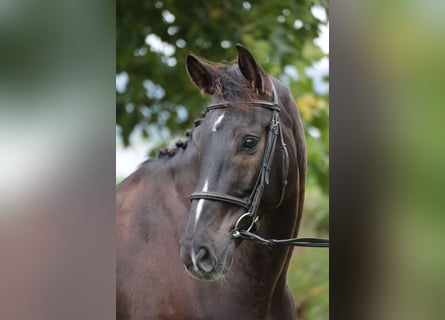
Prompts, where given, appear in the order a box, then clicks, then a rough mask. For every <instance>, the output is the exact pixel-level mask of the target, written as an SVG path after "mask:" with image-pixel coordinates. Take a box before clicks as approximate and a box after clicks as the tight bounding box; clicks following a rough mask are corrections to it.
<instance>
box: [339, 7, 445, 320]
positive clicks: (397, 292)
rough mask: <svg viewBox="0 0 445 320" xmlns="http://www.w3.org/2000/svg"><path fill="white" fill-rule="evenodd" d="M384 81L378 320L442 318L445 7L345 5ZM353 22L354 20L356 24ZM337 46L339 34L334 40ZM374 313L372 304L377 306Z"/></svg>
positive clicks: (374, 73)
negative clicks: (383, 166) (383, 173)
mask: <svg viewBox="0 0 445 320" xmlns="http://www.w3.org/2000/svg"><path fill="white" fill-rule="evenodd" d="M343 5H344V9H346V8H348V9H349V14H348V15H347V17H348V20H349V21H348V22H349V23H353V25H354V26H355V29H356V30H358V31H359V32H360V33H359V37H358V38H359V40H358V43H357V45H358V46H359V47H360V49H361V51H362V52H363V61H362V62H363V64H364V65H367V66H369V77H370V78H371V79H372V80H373V82H374V83H377V84H378V88H377V89H378V91H379V93H380V96H379V100H381V102H382V103H381V104H380V105H378V106H376V108H378V112H379V114H380V117H381V121H382V122H381V123H380V124H376V125H378V126H379V127H380V126H381V130H382V135H381V137H383V138H384V139H382V140H381V141H380V140H379V141H377V142H378V143H379V145H380V146H382V150H384V152H383V153H382V154H379V155H376V157H378V158H379V159H384V162H385V165H386V168H385V169H386V178H385V179H384V180H383V181H382V182H381V187H382V191H383V193H384V194H385V200H384V202H383V203H381V204H380V208H379V210H378V211H377V212H376V218H377V217H378V216H379V217H380V220H381V225H382V228H381V230H380V232H381V234H376V235H375V236H376V237H381V238H382V239H385V240H384V242H383V243H381V244H380V245H381V247H380V248H379V249H380V252H381V255H382V259H384V262H382V263H381V265H382V268H381V270H379V277H380V281H379V282H378V283H376V285H375V288H369V289H371V290H372V296H373V301H367V305H368V306H372V310H367V311H364V313H365V314H368V315H369V314H374V315H375V317H374V318H375V319H381V320H386V319H405V320H414V319H441V318H443V297H444V294H445V273H444V270H445V255H444V249H443V248H442V246H443V244H444V243H445V232H444V227H445V214H444V207H445V130H444V128H445V125H444V124H445V103H444V101H445V77H444V75H445V59H444V57H445V41H444V39H445V19H444V12H445V2H444V1H419V0H417V1H400V0H399V1H381V0H380V1H367V2H360V3H359V4H358V3H356V4H354V5H353V6H352V10H351V6H350V5H351V3H346V2H344V3H343ZM348 22H347V23H348ZM333 43H334V44H335V37H334V38H333ZM370 309H371V307H370Z"/></svg>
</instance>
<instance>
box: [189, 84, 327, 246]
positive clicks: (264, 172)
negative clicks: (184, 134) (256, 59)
mask: <svg viewBox="0 0 445 320" xmlns="http://www.w3.org/2000/svg"><path fill="white" fill-rule="evenodd" d="M271 84H272V92H273V102H270V101H263V100H257V101H251V102H247V104H248V105H251V106H253V107H261V108H265V109H268V110H271V111H272V119H271V121H270V124H269V126H268V132H267V137H266V146H265V149H264V155H263V161H262V163H261V168H260V171H259V174H258V177H257V180H256V183H255V186H254V188H253V190H252V192H251V193H250V196H249V197H248V199H247V200H244V199H240V198H237V197H234V196H231V195H228V194H225V193H219V192H212V191H200V192H194V193H192V194H191V195H190V200H191V201H193V200H200V199H206V200H215V201H221V202H225V203H229V204H232V205H237V206H240V207H242V208H244V209H245V210H247V212H246V213H244V214H243V215H241V216H240V217H239V218H238V220H237V221H236V223H235V227H234V229H233V231H232V237H233V238H242V239H245V240H253V241H255V242H258V243H262V244H267V245H271V244H280V241H287V242H286V243H284V242H283V244H290V245H300V244H297V242H293V243H292V241H291V240H299V239H285V240H266V239H263V238H261V237H259V236H258V235H256V234H254V233H252V232H251V230H253V228H254V226H255V230H256V229H257V228H258V224H259V216H258V208H259V205H260V202H261V198H262V196H263V192H264V187H265V185H266V184H269V175H270V170H271V166H272V160H273V156H274V152H275V146H276V143H277V139H278V138H279V139H280V143H281V159H282V177H281V195H280V199H279V201H278V203H277V205H276V206H275V209H277V208H278V207H279V206H280V205H281V204H282V202H283V200H284V195H285V192H286V186H287V174H288V171H289V154H288V151H287V147H286V143H285V142H284V139H283V130H282V127H281V122H280V104H279V101H278V94H277V91H276V89H275V86H274V84H273V83H272V81H271ZM231 106H232V105H231V104H229V103H217V104H211V105H208V106H207V107H206V108H205V110H204V113H203V115H204V117H205V115H206V114H207V113H208V112H210V111H212V110H216V109H223V108H230V107H231ZM243 220H248V221H250V223H249V226H248V227H247V228H243V229H241V227H242V223H241V222H242V221H243ZM307 239H308V238H306V239H304V240H307ZM311 239H312V238H311ZM323 240H324V239H323ZM289 241H291V242H289ZM315 244H316V245H304V246H320V245H319V244H320V242H319V241H318V242H316V243H315ZM317 244H318V245H317Z"/></svg>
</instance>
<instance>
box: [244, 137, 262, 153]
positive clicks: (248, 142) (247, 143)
mask: <svg viewBox="0 0 445 320" xmlns="http://www.w3.org/2000/svg"><path fill="white" fill-rule="evenodd" d="M257 144H258V139H257V138H255V137H246V138H244V141H243V145H242V148H243V149H244V150H247V151H253V149H254V148H255V147H256V146H257Z"/></svg>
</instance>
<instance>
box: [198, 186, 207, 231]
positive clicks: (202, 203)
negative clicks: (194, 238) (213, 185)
mask: <svg viewBox="0 0 445 320" xmlns="http://www.w3.org/2000/svg"><path fill="white" fill-rule="evenodd" d="M208 187H209V180H208V179H206V182H205V183H204V188H202V191H203V192H206V191H207V190H208ZM204 201H205V200H204V199H200V200H199V201H198V205H197V206H196V215H195V229H196V225H197V224H198V219H199V216H200V215H201V211H202V206H203V205H204Z"/></svg>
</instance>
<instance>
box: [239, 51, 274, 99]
mask: <svg viewBox="0 0 445 320" xmlns="http://www.w3.org/2000/svg"><path fill="white" fill-rule="evenodd" d="M236 48H237V49H238V66H239V68H240V70H241V73H242V74H243V75H244V77H245V78H246V79H247V80H248V81H249V83H250V84H251V86H252V89H254V90H255V91H256V92H257V94H259V95H263V94H268V95H270V94H271V88H270V84H269V81H268V75H267V73H266V72H265V71H264V70H263V68H262V67H261V66H260V65H259V64H258V63H257V62H256V61H255V58H254V57H253V55H252V54H251V53H250V51H249V50H247V48H246V47H244V46H242V45H241V44H239V43H238V44H237V45H236Z"/></svg>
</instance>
